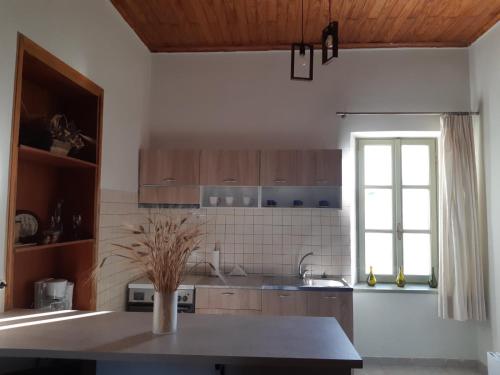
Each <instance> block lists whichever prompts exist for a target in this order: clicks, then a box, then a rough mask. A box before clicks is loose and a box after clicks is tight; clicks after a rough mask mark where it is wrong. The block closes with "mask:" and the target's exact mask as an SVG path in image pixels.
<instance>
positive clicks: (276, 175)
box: [260, 150, 297, 186]
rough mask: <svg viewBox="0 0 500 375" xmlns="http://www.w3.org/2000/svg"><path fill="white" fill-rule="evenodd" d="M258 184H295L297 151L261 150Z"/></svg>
mask: <svg viewBox="0 0 500 375" xmlns="http://www.w3.org/2000/svg"><path fill="white" fill-rule="evenodd" d="M260 184H261V185H262V186H294V185H297V151H295V150H278V151H276V150H264V151H261V153H260Z"/></svg>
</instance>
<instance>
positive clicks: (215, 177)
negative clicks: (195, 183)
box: [200, 150, 260, 186]
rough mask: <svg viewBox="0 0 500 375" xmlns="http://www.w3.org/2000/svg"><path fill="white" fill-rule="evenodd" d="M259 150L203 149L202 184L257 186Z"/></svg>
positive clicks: (201, 162)
mask: <svg viewBox="0 0 500 375" xmlns="http://www.w3.org/2000/svg"><path fill="white" fill-rule="evenodd" d="M259 160H260V159H259V151H232V150H203V151H201V159H200V182H201V184H202V185H226V186H258V185H259Z"/></svg>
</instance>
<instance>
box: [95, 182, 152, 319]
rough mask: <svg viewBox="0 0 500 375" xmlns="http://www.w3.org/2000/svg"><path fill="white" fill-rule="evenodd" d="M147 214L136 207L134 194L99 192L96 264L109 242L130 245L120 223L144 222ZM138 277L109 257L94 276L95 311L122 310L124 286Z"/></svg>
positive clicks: (123, 263) (110, 246) (109, 247)
mask: <svg viewBox="0 0 500 375" xmlns="http://www.w3.org/2000/svg"><path fill="white" fill-rule="evenodd" d="M148 212H149V210H148V209H142V208H138V205H137V193H131V192H124V191H117V190H101V214H100V219H99V241H98V262H99V264H100V263H101V262H102V260H103V259H104V258H105V257H107V256H109V255H110V254H111V251H112V250H113V243H123V244H126V243H130V242H131V239H132V238H131V237H130V235H129V234H128V233H126V232H125V231H124V230H123V224H139V223H144V221H145V220H144V219H145V218H146V216H147V214H148ZM138 276H139V275H138V272H137V271H136V270H134V269H133V268H131V267H130V265H129V264H128V263H127V261H126V260H125V259H121V258H118V257H111V258H109V259H108V260H107V261H106V263H105V265H104V266H103V267H102V268H101V269H100V271H99V273H98V277H97V309H99V310H118V311H120V310H124V309H125V292H126V287H127V284H128V282H129V281H131V280H134V279H136V278H137V277H138Z"/></svg>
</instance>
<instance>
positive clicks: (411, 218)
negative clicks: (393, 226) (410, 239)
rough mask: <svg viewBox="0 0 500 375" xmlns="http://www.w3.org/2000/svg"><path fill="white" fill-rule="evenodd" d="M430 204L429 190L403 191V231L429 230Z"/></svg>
mask: <svg viewBox="0 0 500 375" xmlns="http://www.w3.org/2000/svg"><path fill="white" fill-rule="evenodd" d="M430 204H431V202H430V191H429V189H403V229H405V230H429V229H430V227H431V223H430V220H431V216H430Z"/></svg>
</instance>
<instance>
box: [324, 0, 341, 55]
mask: <svg viewBox="0 0 500 375" xmlns="http://www.w3.org/2000/svg"><path fill="white" fill-rule="evenodd" d="M321 50H322V64H323V65H324V64H328V63H329V62H331V61H332V60H333V58H335V57H338V55H339V24H338V22H337V21H332V1H331V0H328V26H326V27H325V28H324V29H323V32H322V34H321Z"/></svg>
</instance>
